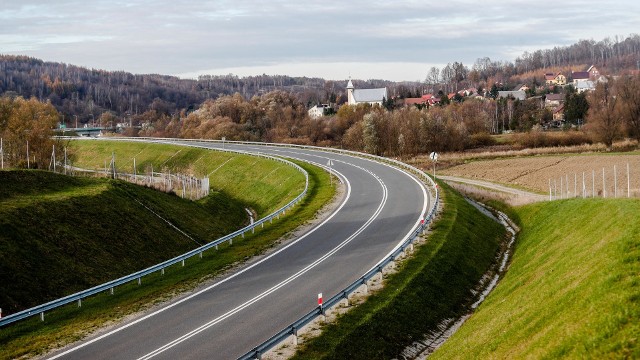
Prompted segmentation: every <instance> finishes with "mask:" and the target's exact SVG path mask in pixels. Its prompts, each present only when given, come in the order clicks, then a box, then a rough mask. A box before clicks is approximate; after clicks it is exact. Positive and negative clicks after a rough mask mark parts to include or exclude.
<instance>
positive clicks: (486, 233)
mask: <svg viewBox="0 0 640 360" xmlns="http://www.w3.org/2000/svg"><path fill="white" fill-rule="evenodd" d="M442 189H443V190H444V191H443V192H442V193H444V201H445V208H444V211H443V212H442V215H441V218H440V219H439V220H437V221H436V223H435V224H434V226H433V233H432V234H431V235H430V236H429V238H428V240H427V243H426V244H425V245H423V246H421V247H419V248H418V250H417V252H416V253H415V254H414V256H413V257H412V258H411V259H409V260H408V261H407V262H405V263H404V265H403V266H402V268H401V269H400V272H398V273H396V274H393V275H391V276H390V277H389V278H388V279H387V282H386V284H385V287H384V289H382V290H381V291H380V292H378V293H376V294H374V295H372V296H371V297H369V298H368V299H367V301H366V302H365V303H364V304H362V305H359V306H358V307H356V308H354V309H352V310H351V311H350V312H348V313H347V314H345V315H344V316H343V317H341V318H340V319H339V320H338V321H337V323H336V324H331V325H328V326H327V328H326V330H325V331H324V332H323V333H322V335H320V336H319V337H318V338H315V339H312V340H310V341H309V342H308V343H305V345H303V348H302V349H301V350H300V351H298V353H297V354H296V357H295V358H296V359H318V358H323V359H390V358H394V357H395V356H398V355H399V354H400V352H401V351H402V350H403V349H404V348H405V347H406V346H408V345H411V343H412V342H413V341H415V340H419V339H422V337H423V335H424V334H426V333H427V332H428V331H430V330H433V329H435V327H436V326H437V325H438V323H440V322H441V321H442V320H444V319H446V318H450V317H454V316H456V315H458V314H460V313H461V312H463V311H465V308H464V306H463V303H464V302H465V300H466V299H467V298H468V296H469V289H471V288H472V287H474V286H475V285H476V283H477V282H478V281H479V279H480V277H481V276H482V275H483V274H484V273H485V272H486V270H487V268H488V267H489V265H490V264H491V262H492V261H493V259H494V257H495V255H496V251H497V248H498V244H499V242H500V241H501V240H502V239H503V236H504V232H505V231H504V228H503V227H502V226H501V225H499V224H498V223H496V222H495V221H493V220H491V219H489V218H488V217H486V216H484V215H482V214H481V213H480V212H479V211H478V210H476V209H475V208H474V207H473V206H472V205H470V204H469V203H467V202H466V201H465V200H464V199H463V198H462V197H461V196H460V195H459V194H457V193H456V192H455V191H454V190H452V189H451V188H450V187H448V186H447V185H445V184H442Z"/></svg>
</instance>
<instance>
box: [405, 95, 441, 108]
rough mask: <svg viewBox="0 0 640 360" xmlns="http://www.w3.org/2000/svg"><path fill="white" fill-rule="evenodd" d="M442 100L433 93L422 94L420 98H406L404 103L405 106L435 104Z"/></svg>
mask: <svg viewBox="0 0 640 360" xmlns="http://www.w3.org/2000/svg"><path fill="white" fill-rule="evenodd" d="M439 102H440V99H438V98H437V97H435V96H433V94H426V95H422V97H419V98H406V99H404V105H405V106H410V105H426V106H433V105H435V104H437V103H439Z"/></svg>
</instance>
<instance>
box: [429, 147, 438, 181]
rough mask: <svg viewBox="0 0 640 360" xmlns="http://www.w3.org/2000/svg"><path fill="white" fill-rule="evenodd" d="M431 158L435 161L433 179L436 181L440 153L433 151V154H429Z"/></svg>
mask: <svg viewBox="0 0 640 360" xmlns="http://www.w3.org/2000/svg"><path fill="white" fill-rule="evenodd" d="M429 159H431V161H433V180H434V181H435V179H436V163H437V162H438V153H437V152H435V151H433V152H431V154H429Z"/></svg>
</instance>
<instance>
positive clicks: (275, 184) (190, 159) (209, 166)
mask: <svg viewBox="0 0 640 360" xmlns="http://www.w3.org/2000/svg"><path fill="white" fill-rule="evenodd" d="M69 146H70V151H71V152H72V153H73V157H74V166H77V167H81V168H85V169H95V170H104V166H105V165H104V164H105V162H106V163H107V164H109V162H110V161H111V154H112V153H113V154H114V155H115V159H116V168H117V169H118V171H122V172H129V173H133V159H134V158H135V160H136V172H137V173H138V174H145V173H148V172H150V171H151V168H152V167H153V171H154V172H160V171H164V172H167V171H171V173H181V174H194V175H196V176H198V177H203V176H208V177H209V180H210V184H211V188H212V190H215V191H219V192H223V193H226V194H229V196H231V197H233V198H234V199H236V200H239V201H241V202H242V203H244V204H245V206H247V207H250V208H251V209H253V210H255V211H256V213H257V214H258V216H259V217H262V216H264V215H267V214H270V213H271V212H273V211H274V210H276V209H278V208H280V207H282V206H283V205H285V204H286V203H288V202H289V201H291V199H293V198H294V197H295V196H296V195H298V194H299V193H300V192H302V190H303V189H304V175H302V174H301V173H300V172H298V171H297V170H295V169H294V168H293V167H291V166H289V165H286V164H283V163H280V162H277V161H271V160H266V159H263V158H259V157H255V156H247V155H238V154H234V153H226V152H221V151H212V150H206V149H199V148H190V147H186V146H178V145H166V144H152V143H141V142H123V141H102V140H100V141H98V140H77V141H71V142H70V144H69Z"/></svg>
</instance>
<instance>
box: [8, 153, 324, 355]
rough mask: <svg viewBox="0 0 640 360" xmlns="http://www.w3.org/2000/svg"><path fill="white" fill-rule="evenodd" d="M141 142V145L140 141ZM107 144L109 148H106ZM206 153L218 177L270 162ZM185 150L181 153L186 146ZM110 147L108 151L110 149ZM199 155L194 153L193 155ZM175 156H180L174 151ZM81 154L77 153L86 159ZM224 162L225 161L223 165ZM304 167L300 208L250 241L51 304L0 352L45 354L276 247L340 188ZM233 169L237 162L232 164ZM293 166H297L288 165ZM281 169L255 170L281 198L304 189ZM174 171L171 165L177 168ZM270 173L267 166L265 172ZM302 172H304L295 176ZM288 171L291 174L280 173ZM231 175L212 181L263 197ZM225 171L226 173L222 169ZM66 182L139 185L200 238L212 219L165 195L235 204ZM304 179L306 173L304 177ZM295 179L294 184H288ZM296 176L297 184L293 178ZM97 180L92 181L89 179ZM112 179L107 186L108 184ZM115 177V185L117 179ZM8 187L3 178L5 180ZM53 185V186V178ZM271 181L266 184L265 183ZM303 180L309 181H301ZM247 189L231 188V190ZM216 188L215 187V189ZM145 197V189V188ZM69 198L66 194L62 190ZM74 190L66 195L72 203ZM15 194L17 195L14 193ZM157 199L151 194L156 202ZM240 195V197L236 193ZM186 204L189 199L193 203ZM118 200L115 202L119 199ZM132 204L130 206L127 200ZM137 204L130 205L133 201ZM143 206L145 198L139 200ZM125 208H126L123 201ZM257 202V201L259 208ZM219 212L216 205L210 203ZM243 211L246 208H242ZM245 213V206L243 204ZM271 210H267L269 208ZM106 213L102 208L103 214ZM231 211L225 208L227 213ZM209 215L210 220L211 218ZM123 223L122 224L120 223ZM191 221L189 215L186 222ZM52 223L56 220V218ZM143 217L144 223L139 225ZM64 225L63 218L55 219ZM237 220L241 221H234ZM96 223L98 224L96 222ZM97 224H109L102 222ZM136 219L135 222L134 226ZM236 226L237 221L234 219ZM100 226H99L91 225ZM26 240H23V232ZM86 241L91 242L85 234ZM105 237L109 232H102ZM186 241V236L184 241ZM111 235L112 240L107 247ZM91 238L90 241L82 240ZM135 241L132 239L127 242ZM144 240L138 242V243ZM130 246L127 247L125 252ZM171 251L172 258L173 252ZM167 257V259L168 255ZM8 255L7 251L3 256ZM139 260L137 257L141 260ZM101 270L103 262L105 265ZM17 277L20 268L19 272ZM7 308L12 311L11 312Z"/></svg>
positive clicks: (14, 328) (15, 329) (18, 328)
mask: <svg viewBox="0 0 640 360" xmlns="http://www.w3.org/2000/svg"><path fill="white" fill-rule="evenodd" d="M138 145H142V144H138ZM107 150H108V149H107ZM191 150H192V149H189V151H183V152H187V153H190V151H191ZM154 151H155V150H154V149H153V148H151V147H146V146H145V149H144V152H146V153H149V154H153V152H154ZM199 151H200V153H199V154H196V156H197V157H196V160H198V159H201V160H200V161H203V160H205V159H208V160H207V161H211V163H210V165H209V166H215V168H214V169H217V170H216V172H217V173H219V175H218V176H222V175H220V174H222V173H223V169H224V168H225V167H227V165H230V164H232V163H234V164H235V165H234V168H235V170H234V171H241V167H242V166H248V167H250V168H248V169H247V172H249V173H251V171H252V170H251V169H255V168H262V167H263V166H264V165H262V164H260V163H256V162H255V158H253V157H247V156H242V157H243V158H245V159H236V157H238V155H230V154H225V156H227V158H221V159H219V160H218V162H217V163H216V162H215V160H210V159H211V158H210V156H213V157H215V156H216V155H219V153H215V152H211V151H206V150H199ZM169 152H170V155H169V156H171V155H175V153H176V151H173V150H170V151H169ZM205 152H210V153H213V154H204V153H205ZM180 153H182V152H180ZM109 154H110V150H109ZM190 156H191V157H192V156H194V155H193V154H191V155H190ZM174 158H175V156H174ZM80 161H81V159H78V162H80ZM158 161H165V160H162V158H159V160H158ZM275 164H276V166H279V165H280V163H275ZM221 165H222V166H221ZM299 165H301V166H302V167H304V168H305V169H306V170H307V171H308V172H309V174H310V190H309V193H308V195H307V197H305V199H304V200H303V202H302V203H301V204H300V205H299V206H296V207H294V208H293V209H292V210H291V211H289V212H287V216H285V217H281V218H280V220H274V222H273V225H267V226H265V228H264V229H262V230H257V231H256V233H255V234H247V236H246V238H245V239H244V240H240V239H236V240H235V241H234V242H233V245H231V246H229V245H221V246H220V248H219V250H210V251H207V252H205V253H204V254H203V259H199V258H198V257H195V258H192V259H189V260H187V261H186V266H185V267H182V266H180V265H179V264H178V265H176V266H173V267H172V268H169V269H167V271H166V273H165V275H161V274H159V273H156V274H152V275H149V276H146V277H144V278H143V279H142V286H138V285H137V284H136V283H135V282H134V283H130V284H127V285H124V286H121V287H118V288H116V289H115V294H114V295H109V294H108V293H107V294H100V295H97V296H94V297H91V298H90V299H86V300H85V301H83V303H82V308H78V307H77V305H75V304H70V305H68V306H66V307H63V308H61V309H58V310H55V311H51V312H49V313H47V314H46V317H45V320H46V321H45V322H44V323H42V322H40V320H39V319H38V318H37V317H34V318H31V319H28V320H25V321H22V322H19V323H16V324H13V325H10V326H8V327H5V328H3V329H0V347H1V348H2V351H0V358H3V359H4V358H7V359H12V358H16V357H21V356H29V355H35V354H40V353H43V352H44V351H46V350H47V349H51V348H52V347H54V346H60V345H62V344H65V343H69V342H71V341H74V340H78V339H80V338H82V337H83V336H84V335H86V334H87V333H88V332H90V331H92V330H95V329H96V328H97V327H99V326H102V325H104V324H105V323H106V322H109V321H114V320H118V319H121V318H122V317H123V316H125V315H127V314H130V313H132V312H135V311H139V310H141V309H144V308H146V307H148V306H150V305H152V304H154V303H157V302H159V301H163V300H164V299H167V298H168V296H170V294H172V293H175V292H179V291H184V290H188V289H191V288H193V287H195V286H197V284H199V283H200V282H202V281H203V280H206V279H207V278H211V277H214V276H216V275H217V274H220V273H221V272H222V271H224V270H225V269H228V268H229V267H230V266H231V265H232V264H234V263H237V262H238V261H243V260H246V259H247V258H249V257H251V256H254V255H257V254H260V253H262V252H264V251H265V250H266V249H267V248H269V247H272V246H273V245H274V243H275V242H276V241H277V240H278V239H280V238H281V237H282V236H283V235H284V234H286V233H288V232H290V231H292V230H293V229H295V228H296V227H298V226H299V225H300V224H301V223H303V222H304V221H306V220H309V219H311V218H313V217H314V216H315V214H316V212H317V211H318V210H319V209H320V208H321V207H322V206H323V205H324V204H326V202H327V201H329V200H331V198H332V197H333V194H334V188H333V187H332V186H330V185H329V178H328V175H327V174H326V172H324V171H323V170H322V169H319V168H315V167H312V166H309V165H306V164H302V163H301V164H299ZM227 168H231V167H227ZM287 168H289V169H291V168H290V167H288V166H287ZM281 170H282V171H278V172H277V173H278V174H279V175H277V174H275V173H272V174H270V176H268V177H265V176H257V175H256V176H254V177H253V181H269V182H272V186H274V187H277V188H279V189H270V190H268V191H265V193H271V192H273V194H278V193H279V195H277V196H276V195H271V196H273V197H277V199H278V202H284V203H286V202H287V201H289V200H290V199H291V198H292V197H293V196H295V195H293V196H291V193H294V194H298V193H299V190H301V189H296V190H292V188H295V187H299V186H300V182H301V181H302V182H304V181H303V175H302V174H300V173H299V172H297V171H296V170H293V169H291V171H293V173H288V172H286V171H285V169H284V168H283V169H281ZM172 171H173V170H172ZM267 173H269V172H267ZM295 174H298V175H295ZM281 175H284V176H285V177H284V178H282V177H279V176H281ZM227 176H228V177H227V178H226V179H227V182H234V184H232V185H228V186H227V185H224V184H219V183H218V184H215V183H213V181H212V187H213V188H216V186H219V187H220V188H225V189H227V191H229V192H232V191H240V192H241V194H238V197H241V198H244V199H251V198H252V197H255V198H257V196H256V194H247V193H249V192H250V191H249V189H251V187H250V184H251V180H252V179H246V180H244V181H235V180H234V179H233V177H232V175H231V174H228V175H227ZM292 176H298V178H296V179H289V177H292ZM222 178H224V176H222ZM65 179H66V180H68V181H72V182H78V184H80V186H79V187H80V188H82V186H81V185H82V184H85V183H84V182H87V183H88V184H90V185H86V186H85V187H86V188H87V189H89V188H93V189H95V188H98V189H99V190H93V191H94V192H96V193H98V194H104V192H105V190H103V189H100V187H106V188H107V189H109V188H117V189H121V188H126V189H129V188H130V187H131V188H135V189H139V190H140V192H141V193H144V194H147V195H148V199H149V200H150V204H147V205H152V206H151V207H153V209H154V210H155V211H158V212H163V215H170V216H171V217H170V218H169V219H170V220H171V221H175V222H174V223H176V224H177V225H179V226H182V227H183V229H185V230H187V231H188V232H189V233H191V234H192V235H196V236H197V237H196V238H198V239H207V238H213V237H215V236H214V235H213V234H210V232H211V229H212V227H213V226H215V224H214V223H212V222H211V221H203V222H201V223H199V224H193V226H189V225H185V224H187V223H188V222H195V221H197V219H198V217H197V216H193V215H192V210H190V209H175V210H171V209H169V208H166V207H165V204H163V203H162V200H161V199H171V200H172V201H173V200H175V201H177V202H179V203H180V204H191V205H193V206H201V207H205V208H206V207H207V203H208V202H209V201H211V204H208V205H209V206H214V207H215V206H220V207H223V208H225V209H226V208H227V207H231V206H237V205H238V203H237V202H234V201H231V202H232V203H235V205H231V204H225V202H223V201H220V200H221V199H224V196H223V195H224V194H222V193H220V194H217V195H212V196H210V198H211V199H210V200H209V199H203V200H201V201H198V202H195V203H194V202H190V201H187V200H182V199H179V198H178V197H176V196H172V195H167V194H161V193H159V192H157V191H152V190H149V189H143V188H139V187H137V186H133V185H129V184H123V183H119V182H113V181H110V180H95V179H70V178H65ZM301 179H302V180H301ZM290 181H291V183H290ZM292 183H293V185H291V184H292ZM91 184H93V185H91ZM104 184H106V185H104ZM114 184H115V185H114ZM241 184H245V186H248V187H247V188H246V189H241V188H240V185H241ZM3 186H4V182H3ZM53 186H54V187H55V185H53ZM58 186H59V188H57V189H54V190H55V191H50V192H49V193H48V195H46V196H45V197H44V198H46V197H47V196H49V197H59V196H60V195H56V194H55V193H56V192H57V191H60V192H61V193H64V192H77V191H80V192H82V191H88V190H78V189H74V187H73V186H72V187H69V188H67V187H66V186H67V185H65V184H60V185H58ZM263 186H267V185H263ZM302 186H304V185H302ZM25 188H28V187H25ZM234 188H236V189H238V188H240V189H241V190H232V189H234ZM212 194H213V192H212ZM9 196H13V194H9ZM24 196H32V197H35V198H38V199H39V200H38V201H45V200H43V199H42V198H40V196H39V195H36V192H34V191H33V190H25V194H24ZM145 196H146V195H145ZM216 196H222V197H220V198H216ZM62 197H64V196H62ZM136 197H137V198H138V199H145V197H144V196H142V195H140V194H138V193H136ZM68 199H69V197H68V196H67V200H65V202H68V201H69V200H68ZM14 200H15V199H14ZM151 200H153V201H151ZM234 200H236V199H235V196H234ZM240 204H241V206H240V208H241V207H242V206H243V204H242V201H240ZM252 204H253V206H256V207H259V206H262V209H269V208H271V207H275V206H269V204H267V203H266V202H265V203H263V204H260V203H258V202H257V201H256V202H253V203H252ZM191 205H184V206H187V207H189V206H191ZM101 206H102V207H103V208H101V209H100V210H101V211H100V214H103V212H104V211H105V210H106V209H108V208H110V206H109V205H108V204H105V203H104V202H103V203H102V205H101ZM114 206H115V204H114ZM124 206H125V207H126V205H124ZM129 206H131V205H129ZM138 206H139V205H138ZM117 208H118V209H121V207H117ZM254 209H255V208H254ZM74 211H75V212H77V213H81V212H82V211H83V210H82V209H78V208H76V209H68V211H67V213H71V212H74ZM211 211H212V212H214V210H213V209H212V210H211ZM238 211H240V210H238ZM242 211H243V212H244V210H243V209H242ZM263 211H268V210H263ZM101 216H103V215H101ZM225 216H226V215H225ZM242 216H243V219H246V213H244V214H243V215H242ZM100 219H104V217H100ZM209 220H211V219H209ZM123 221H124V222H125V223H124V224H123V223H122V222H123ZM148 221H153V219H151V218H150V219H148ZM184 221H186V222H184ZM129 222H131V223H135V227H133V230H131V231H132V232H133V231H140V230H141V229H143V228H145V227H147V226H148V224H147V223H146V222H141V221H136V220H135V219H128V218H126V217H124V216H123V217H122V218H118V221H113V224H114V226H116V227H117V229H118V230H122V229H123V228H127V227H128V225H127V224H130V223H129ZM52 224H53V223H52ZM140 224H144V226H141V225H140ZM54 225H59V224H54ZM236 225H237V224H236ZM94 226H96V225H95V224H94ZM99 226H103V225H102V223H100V225H99ZM131 226H133V225H131ZM236 227H237V226H236ZM92 233H94V231H92ZM154 238H155V235H154V236H152V237H151V238H150V239H143V241H153V239H154ZM91 239H93V240H96V239H99V238H98V237H97V236H92V237H91ZM17 240H18V241H20V239H17ZM85 240H86V241H90V239H89V240H87V239H85ZM100 240H104V239H100ZM182 241H183V242H184V240H182ZM109 244H110V242H109V243H108V244H107V246H108V245H109ZM82 245H86V244H82ZM127 246H129V244H127ZM136 246H138V245H136ZM141 246H142V247H144V250H145V251H147V250H150V249H149V247H151V246H157V245H152V244H151V245H141ZM189 246H191V248H193V246H194V245H193V244H190V245H189ZM125 252H126V251H125ZM168 257H169V256H167V257H166V258H168ZM166 258H164V259H166ZM3 259H6V257H3ZM93 259H94V256H92V257H91V258H90V259H89V260H93ZM137 260H138V259H136V261H137ZM118 261H124V260H123V259H122V258H120V259H118ZM100 270H103V269H100ZM48 275H49V276H55V274H52V273H51V272H48ZM14 276H15V274H14ZM5 314H6V312H5Z"/></svg>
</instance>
